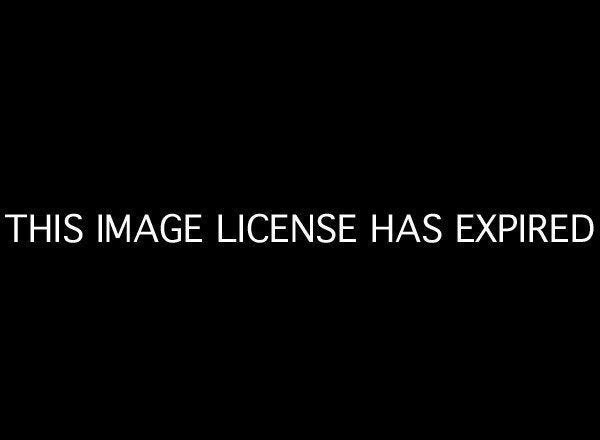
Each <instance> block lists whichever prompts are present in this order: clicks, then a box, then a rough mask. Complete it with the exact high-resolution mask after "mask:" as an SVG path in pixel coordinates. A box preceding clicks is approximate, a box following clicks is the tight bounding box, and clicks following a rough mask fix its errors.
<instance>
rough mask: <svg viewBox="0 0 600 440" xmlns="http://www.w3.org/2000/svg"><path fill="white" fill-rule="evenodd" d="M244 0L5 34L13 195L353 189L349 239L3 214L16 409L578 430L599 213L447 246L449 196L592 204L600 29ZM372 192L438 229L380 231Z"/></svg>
mask: <svg viewBox="0 0 600 440" xmlns="http://www.w3.org/2000/svg"><path fill="white" fill-rule="evenodd" d="M52 12H57V11H52ZM153 12H157V11H153ZM163 12H164V11H163ZM247 12H248V14H247V13H246V12H240V11H239V10H237V9H236V11H233V10H232V11H228V12H227V13H225V14H224V15H223V14H221V15H216V14H215V13H214V12H212V11H211V12H207V11H204V12H195V13H193V14H190V15H188V14H186V13H184V12H183V11H180V12H177V13H175V15H173V16H171V15H170V14H169V15H167V14H166V13H165V15H164V16H163V14H162V12H161V14H159V15H160V18H156V16H155V15H152V17H150V16H147V15H146V13H145V12H144V13H141V12H140V11H137V12H136V13H133V14H127V15H126V14H125V13H124V12H122V13H119V14H114V16H112V15H111V16H110V17H107V18H102V19H100V18H99V17H100V15H97V14H100V12H97V13H96V12H95V13H94V14H92V15H85V19H83V18H82V16H78V18H77V19H75V18H74V19H66V22H65V23H63V22H62V21H57V20H50V19H48V16H46V17H45V16H44V14H43V13H41V14H40V16H36V17H35V19H34V18H33V15H36V14H34V13H33V12H32V11H30V12H28V14H26V15H25V16H23V17H24V19H25V20H24V21H19V23H18V24H16V25H15V26H14V29H10V30H8V31H7V39H6V44H5V52H4V55H3V66H4V67H3V70H4V72H3V73H4V74H5V79H4V80H3V85H4V87H3V96H4V99H3V110H4V111H3V124H2V125H3V133H4V136H3V137H4V142H3V156H4V158H3V160H2V173H1V176H2V177H1V179H2V201H1V202H2V205H1V206H2V213H3V214H4V213H5V212H31V213H42V212H43V213H67V212H79V213H83V214H86V215H87V216H89V215H92V214H94V213H96V212H105V211H107V210H110V211H113V212H124V211H131V212H151V213H153V214H155V215H158V214H160V213H163V212H169V211H175V212H179V213H186V212H190V213H202V214H204V215H205V216H206V217H208V218H210V217H211V216H214V215H215V214H216V213H217V212H222V211H229V212H237V211H239V210H243V211H246V212H252V211H256V212H288V213H292V212H294V213H319V212H325V211H328V212H334V213H335V212H356V213H359V215H361V243H360V244H359V245H348V246H342V245H338V246H331V247H326V248H323V247H321V248H317V247H291V246H285V245H283V246H275V245H273V246H268V247H262V248H252V247H244V248H234V249H232V248H227V249H225V248H218V247H216V246H214V245H210V244H207V245H206V246H199V247H175V248H164V247H158V248H154V247H152V246H138V247H129V248H128V247H126V246H124V247H117V248H115V247H111V248H102V247H98V246H95V245H94V244H93V243H88V244H83V245H81V246H76V247H63V246H54V247H53V246H39V247H35V248H31V247H27V246H23V247H20V246H10V245H9V243H8V242H7V240H4V242H3V245H2V254H3V257H5V258H3V263H2V264H3V270H2V273H3V278H4V282H3V284H4V285H5V286H6V287H5V288H3V289H2V291H3V295H2V301H3V303H4V304H3V307H2V311H3V314H4V315H5V319H3V324H4V327H5V331H4V338H3V339H4V341H5V347H6V348H5V355H6V356H5V358H6V362H5V365H7V366H8V367H9V370H10V373H9V374H8V375H7V376H6V382H7V384H8V385H9V386H10V388H11V389H13V388H14V389H15V393H14V394H11V396H14V397H11V404H10V408H11V412H12V413H13V414H15V415H20V416H23V414H31V410H32V409H34V408H35V409H38V410H40V411H39V412H40V413H41V414H45V415H46V417H47V418H45V419H44V420H47V421H46V422H44V423H49V424H52V425H57V426H63V423H67V424H71V423H73V420H74V419H77V420H78V421H83V422H88V423H86V425H87V426H88V427H89V426H99V427H107V426H109V425H112V422H113V421H123V420H128V421H131V420H133V421H134V425H136V426H138V427H148V426H150V427H152V428H153V429H158V426H157V425H160V426H163V427H165V428H166V429H167V430H168V431H171V430H174V429H176V428H180V427H181V426H183V425H184V424H183V422H184V421H191V422H192V423H193V424H201V426H198V427H200V428H202V427H203V426H204V425H203V423H205V420H207V419H208V420H210V421H212V422H213V423H214V422H216V423H217V424H218V425H219V426H221V427H222V429H225V430H230V429H239V428H242V429H251V428H255V427H256V428H261V429H266V428H269V429H273V428H274V427H275V426H276V425H278V424H279V423H281V422H283V423H282V424H283V426H284V427H285V428H286V429H287V430H286V431H282V432H288V431H290V430H291V431H295V430H298V429H306V430H308V432H314V431H313V430H312V429H313V428H312V427H313V426H315V422H317V423H318V422H323V421H328V422H330V423H329V426H330V428H329V429H331V430H332V431H331V432H337V430H340V429H344V428H350V429H357V430H358V429H359V428H363V429H365V430H366V431H365V432H372V431H373V430H375V429H383V428H384V427H386V426H387V425H388V424H389V423H391V424H392V426H395V427H396V428H399V427H400V428H401V427H403V426H407V427H408V425H404V424H403V423H405V422H401V421H402V420H407V419H408V420H410V421H412V422H413V423H416V424H418V425H420V426H421V427H422V428H423V429H426V430H431V429H440V428H441V429H455V428H460V429H465V428H467V427H469V428H471V429H473V428H474V427H475V425H477V424H478V423H481V422H483V425H484V426H485V427H486V428H487V429H488V430H490V429H491V430H497V429H507V430H509V432H512V431H510V430H511V429H512V428H511V427H512V426H514V423H515V422H522V421H525V420H528V421H532V420H533V421H534V423H532V424H531V426H532V428H533V429H540V427H548V426H551V427H553V428H556V429H557V428H558V426H557V425H559V424H560V425H561V426H563V427H566V428H568V429H573V424H572V423H573V419H572V418H571V416H572V415H573V414H576V415H577V417H578V418H579V420H580V421H581V420H583V419H584V418H585V417H586V414H588V411H589V409H586V408H587V405H586V403H585V402H586V396H589V395H590V394H591V393H592V390H593V389H595V388H594V385H593V381H592V375H591V372H592V371H593V369H594V366H595V365H596V364H595V363H594V362H592V359H593V356H592V355H593V348H594V347H593V341H594V339H595V338H596V336H597V327H598V326H597V322H596V320H595V314H596V310H597V304H596V301H595V299H594V297H593V295H594V293H595V290H597V289H596V287H595V284H594V283H593V281H595V279H594V269H595V266H596V262H597V253H596V247H597V238H595V239H594V242H593V243H590V244H587V245H560V244H559V245H552V246H544V245H541V246H522V245H521V246H518V245H515V244H508V245H506V246H486V245H482V246H460V245H458V244H456V243H455V242H454V241H455V240H454V238H455V236H454V225H453V218H454V216H455V215H456V214H457V213H460V212H477V213H487V214H490V213H512V214H518V213H530V212H531V213H545V214H549V213H585V214H588V215H592V216H593V217H594V218H595V220H596V221H597V212H598V211H597V208H596V207H595V205H596V203H595V200H596V199H595V195H594V193H593V188H594V187H595V186H596V184H595V180H596V179H595V178H594V177H595V174H594V161H593V159H592V154H593V152H592V147H593V146H594V145H596V144H597V135H596V133H595V130H594V128H595V121H596V118H597V108H596V107H595V102H596V101H597V85H596V84H595V82H594V81H593V78H595V77H597V69H596V68H595V66H594V65H593V54H594V52H593V49H594V47H593V46H592V44H591V43H592V40H591V39H589V38H590V36H589V35H588V33H591V32H592V29H591V28H589V27H588V26H587V25H586V24H585V23H584V22H583V21H582V19H581V18H580V17H575V18H569V17H567V16H566V15H565V16H563V17H561V19H560V20H559V21H556V19H553V20H550V19H549V18H543V17H542V16H541V15H540V14H539V13H536V14H532V15H527V17H526V18H524V17H525V13H524V11H521V13H520V14H516V15H514V16H513V15H510V14H509V16H506V15H504V14H500V11H496V12H494V13H487V12H483V11H481V13H480V15H477V13H476V12H475V11H469V14H466V11H445V12H441V11H427V12H425V13H420V14H416V13H414V12H412V11H404V12H397V11H395V12H393V13H392V12H385V11H380V12H376V13H374V14H371V13H369V14H367V13H366V11H353V12H354V14H351V15H347V14H346V13H344V14H338V13H332V14H328V15H327V17H326V18H325V14H324V11H321V13H319V14H308V16H307V15H306V14H303V13H301V11H295V12H293V13H284V12H283V11H281V12H280V13H276V12H275V11H272V10H270V11H269V13H268V14H267V13H266V12H265V11H262V12H261V11H255V10H253V11H247ZM305 12H306V11H305ZM338 12H339V11H338ZM446 12H448V13H449V12H453V13H454V15H446ZM538 12H539V11H538ZM69 13H70V14H73V13H74V12H73V11H70V12H69ZM250 13H253V14H251V15H249V14H250ZM75 14H76V13H75ZM278 14H280V15H278ZM470 14H474V15H470ZM184 16H185V18H184ZM69 17H70V15H69ZM102 17H104V15H102ZM257 17H259V18H260V19H259V18H257ZM517 17H518V18H517ZM63 18H65V16H64V15H63ZM375 212H376V213H380V214H387V213H395V214H405V213H413V214H423V213H428V212H438V213H440V214H441V215H443V217H444V219H445V220H446V221H447V225H448V227H447V228H445V229H444V233H445V238H444V241H443V243H441V244H440V245H438V246H420V247H417V246H413V245H411V244H410V243H407V244H406V245H401V246H394V247H377V248H376V247H374V246H371V245H369V244H368V238H369V234H368V229H367V228H366V225H368V223H364V221H365V220H368V218H369V215H370V214H371V213H375ZM363 229H366V232H365V231H363ZM3 233H5V231H3ZM4 237H6V235H4ZM54 411H56V412H58V413H61V414H63V416H62V417H54V416H52V414H53V412H54ZM36 413H38V412H36ZM40 417H41V416H40ZM173 417H174V418H173ZM40 420H41V419H40ZM92 423H93V424H92ZM578 425H579V423H578ZM48 426H50V425H48ZM133 429H139V428H135V427H134V428H133Z"/></svg>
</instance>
